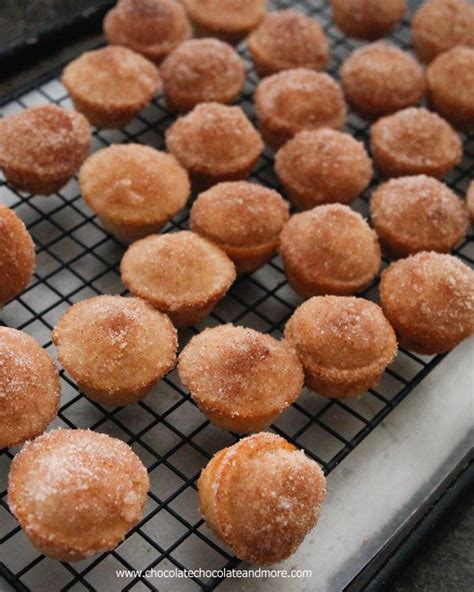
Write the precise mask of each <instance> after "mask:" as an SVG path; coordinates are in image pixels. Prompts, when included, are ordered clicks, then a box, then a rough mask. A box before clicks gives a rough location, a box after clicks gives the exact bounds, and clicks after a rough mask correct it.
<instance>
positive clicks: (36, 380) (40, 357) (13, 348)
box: [0, 327, 61, 449]
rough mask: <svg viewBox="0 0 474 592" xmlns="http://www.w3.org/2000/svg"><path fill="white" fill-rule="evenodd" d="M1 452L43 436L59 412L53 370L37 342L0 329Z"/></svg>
mask: <svg viewBox="0 0 474 592" xmlns="http://www.w3.org/2000/svg"><path fill="white" fill-rule="evenodd" d="M0 368H1V372H0V393H1V396H0V449H1V448H9V447H11V446H16V445H17V444H21V443H23V442H25V441H26V440H30V439H31V438H35V437H36V436H39V435H40V434H42V433H43V432H44V431H45V429H46V428H47V427H48V424H49V423H51V422H52V421H53V419H54V418H55V416H56V413H57V412H58V407H59V399H60V396H61V387H60V383H59V374H58V371H57V370H56V366H55V365H54V363H53V361H52V360H51V358H50V357H49V355H48V354H47V353H46V351H45V350H44V349H43V348H42V347H40V346H39V345H38V343H36V341H35V340H34V339H33V338H32V337H30V336H29V335H27V334H26V333H23V332H22V331H17V330H16V329H10V328H8V327H0Z"/></svg>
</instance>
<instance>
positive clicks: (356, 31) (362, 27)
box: [331, 0, 407, 41]
mask: <svg viewBox="0 0 474 592" xmlns="http://www.w3.org/2000/svg"><path fill="white" fill-rule="evenodd" d="M331 7H332V16H333V19H334V22H335V23H336V25H337V26H338V27H339V29H340V30H341V31H342V32H343V33H345V34H346V35H348V36H349V37H355V38H356V39H368V40H369V41H373V40H374V39H380V37H385V35H388V34H389V33H390V31H391V30H392V29H393V28H394V27H395V26H396V25H398V23H399V22H400V21H401V20H402V19H403V17H404V15H405V12H406V8H407V6H406V0H383V2H381V1H380V0H331Z"/></svg>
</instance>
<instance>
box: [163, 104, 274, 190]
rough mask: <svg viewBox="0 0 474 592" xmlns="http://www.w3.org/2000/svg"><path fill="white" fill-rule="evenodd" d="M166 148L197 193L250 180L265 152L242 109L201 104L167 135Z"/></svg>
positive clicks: (180, 119) (178, 122)
mask: <svg viewBox="0 0 474 592" xmlns="http://www.w3.org/2000/svg"><path fill="white" fill-rule="evenodd" d="M166 146H167V148H168V150H169V151H170V152H171V153H172V154H174V155H175V156H176V158H177V159H178V160H179V162H180V163H181V164H182V165H183V166H184V168H185V169H187V171H188V172H189V174H190V175H191V181H192V183H193V185H194V188H195V189H207V188H208V187H210V186H211V185H215V184H216V183H219V182H221V181H236V180H239V179H245V178H247V177H248V176H249V175H250V173H251V171H252V169H253V168H254V166H255V164H256V163H257V160H258V159H259V158H260V154H261V153H262V151H263V142H262V138H261V137H260V134H259V133H258V132H257V130H256V129H255V128H254V127H253V125H252V124H251V123H250V121H249V120H248V119H247V117H246V115H245V113H244V112H243V111H242V109H241V108H240V107H228V106H226V105H220V104H219V103H202V104H200V105H197V106H196V107H195V108H194V109H193V110H192V111H191V113H189V114H188V115H184V116H183V117H180V118H179V119H178V120H177V121H176V122H175V123H174V124H173V125H172V126H171V127H170V128H169V129H168V131H167V133H166Z"/></svg>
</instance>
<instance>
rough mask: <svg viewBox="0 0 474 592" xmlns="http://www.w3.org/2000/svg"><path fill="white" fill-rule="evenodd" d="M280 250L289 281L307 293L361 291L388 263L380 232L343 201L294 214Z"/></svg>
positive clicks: (340, 293) (307, 296) (299, 291)
mask: <svg viewBox="0 0 474 592" xmlns="http://www.w3.org/2000/svg"><path fill="white" fill-rule="evenodd" d="M280 254H281V256H282V259H283V264H284V267H285V274H286V277H287V279H288V282H289V283H290V285H291V287H292V288H293V289H294V290H295V292H297V293H298V294H300V296H302V297H303V298H310V297H311V296H316V295H318V294H339V295H346V294H352V293H353V292H357V291H358V290H361V289H362V288H364V287H365V286H367V285H368V284H370V282H371V281H372V280H373V279H374V278H375V276H376V275H377V273H378V272H379V269H380V265H381V263H382V256H381V252H380V246H379V242H378V239H377V235H376V234H375V232H374V231H373V230H372V229H371V228H370V226H369V225H368V224H367V222H366V221H365V220H364V218H362V216H361V215H360V214H358V213H357V212H354V211H353V210H351V209H350V208H349V207H348V206H344V205H341V204H329V205H324V206H318V207H317V208H314V209H313V210H310V211H308V212H303V213H302V214H295V215H294V216H292V217H291V218H290V220H289V221H288V222H287V223H286V224H285V226H284V228H283V231H282V233H281V235H280Z"/></svg>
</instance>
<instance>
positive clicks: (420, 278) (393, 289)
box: [380, 251, 474, 355]
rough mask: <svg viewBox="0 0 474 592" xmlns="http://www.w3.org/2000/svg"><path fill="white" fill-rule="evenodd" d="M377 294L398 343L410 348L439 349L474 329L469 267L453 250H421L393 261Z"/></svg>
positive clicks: (473, 278)
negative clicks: (444, 252)
mask: <svg viewBox="0 0 474 592" xmlns="http://www.w3.org/2000/svg"><path fill="white" fill-rule="evenodd" d="M380 296H381V301H382V308H383V311H384V313H385V316H386V317H387V319H388V320H389V321H390V323H391V324H392V326H393V328H394V329H395V331H396V332H397V336H398V339H399V341H400V345H401V346H402V347H405V348H406V349H409V350H411V351H414V352H417V353H419V354H425V355H434V354H441V353H444V352H447V351H449V350H450V349H453V347H456V345H458V344H459V343H460V342H461V341H463V340H464V339H466V338H467V337H469V336H470V335H472V333H473V332H474V270H472V269H471V268H470V267H468V266H467V265H465V264H464V263H462V262H461V261H460V260H459V259H457V258H456V257H453V256H452V255H442V254H440V253H432V252H426V251H424V252H422V253H418V254H416V255H412V256H410V257H408V258H407V259H401V260H400V261H397V262H396V263H392V265H390V267H388V269H386V270H385V271H384V273H383V274H382V281H381V283H380Z"/></svg>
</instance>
